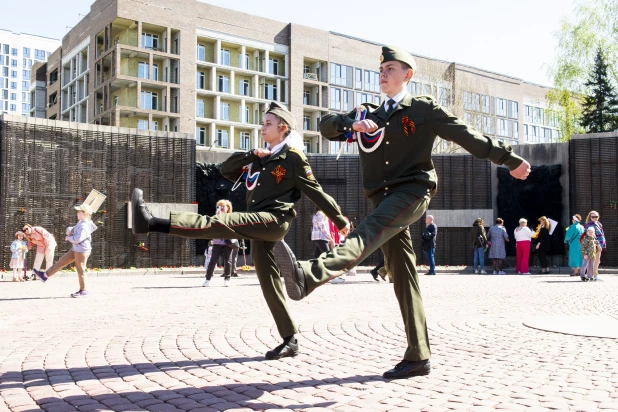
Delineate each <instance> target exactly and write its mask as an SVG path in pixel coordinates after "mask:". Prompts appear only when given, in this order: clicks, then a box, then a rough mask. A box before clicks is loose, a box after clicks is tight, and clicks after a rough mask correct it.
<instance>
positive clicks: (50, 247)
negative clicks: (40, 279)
mask: <svg viewBox="0 0 618 412" xmlns="http://www.w3.org/2000/svg"><path fill="white" fill-rule="evenodd" d="M21 230H22V232H24V233H25V234H26V240H27V241H28V250H31V249H32V248H33V247H34V246H36V254H35V255H34V263H33V264H32V268H33V272H34V270H35V269H36V270H37V271H40V270H41V265H42V264H43V259H45V270H49V268H51V266H52V264H53V262H54V253H55V252H56V246H57V243H56V239H55V238H54V235H52V234H51V233H49V232H48V231H47V230H45V229H44V228H42V227H41V226H31V225H29V224H25V225H24V227H22V229H21Z"/></svg>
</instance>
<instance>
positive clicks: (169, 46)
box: [165, 27, 180, 54]
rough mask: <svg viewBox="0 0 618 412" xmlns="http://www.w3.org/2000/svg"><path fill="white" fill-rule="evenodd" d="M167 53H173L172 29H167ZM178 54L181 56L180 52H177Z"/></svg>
mask: <svg viewBox="0 0 618 412" xmlns="http://www.w3.org/2000/svg"><path fill="white" fill-rule="evenodd" d="M165 37H166V39H165V52H166V53H171V52H172V29H171V28H170V27H166V29H165ZM178 47H180V45H178ZM177 52H178V54H180V51H179V50H177Z"/></svg>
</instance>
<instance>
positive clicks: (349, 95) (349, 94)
mask: <svg viewBox="0 0 618 412" xmlns="http://www.w3.org/2000/svg"><path fill="white" fill-rule="evenodd" d="M353 109H354V92H353V91H352V90H344V91H343V110H345V111H346V112H351V111H352V110H353Z"/></svg>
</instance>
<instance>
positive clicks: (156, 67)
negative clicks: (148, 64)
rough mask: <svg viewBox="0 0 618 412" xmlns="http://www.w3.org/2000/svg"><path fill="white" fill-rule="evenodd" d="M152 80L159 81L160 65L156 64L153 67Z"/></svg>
mask: <svg viewBox="0 0 618 412" xmlns="http://www.w3.org/2000/svg"><path fill="white" fill-rule="evenodd" d="M152 80H159V65H158V64H156V63H155V64H153V65H152Z"/></svg>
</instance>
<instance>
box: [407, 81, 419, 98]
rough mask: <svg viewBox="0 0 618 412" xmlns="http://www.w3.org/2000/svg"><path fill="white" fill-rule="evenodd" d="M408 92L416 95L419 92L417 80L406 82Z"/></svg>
mask: <svg viewBox="0 0 618 412" xmlns="http://www.w3.org/2000/svg"><path fill="white" fill-rule="evenodd" d="M407 89H408V93H410V94H411V95H412V96H416V95H418V94H419V91H420V84H419V83H418V82H408V86H407Z"/></svg>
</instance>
